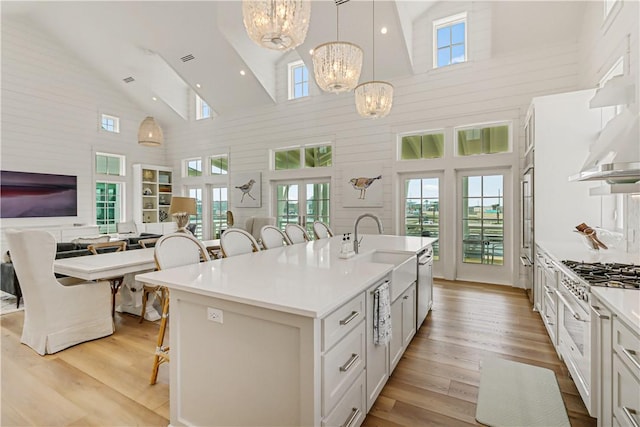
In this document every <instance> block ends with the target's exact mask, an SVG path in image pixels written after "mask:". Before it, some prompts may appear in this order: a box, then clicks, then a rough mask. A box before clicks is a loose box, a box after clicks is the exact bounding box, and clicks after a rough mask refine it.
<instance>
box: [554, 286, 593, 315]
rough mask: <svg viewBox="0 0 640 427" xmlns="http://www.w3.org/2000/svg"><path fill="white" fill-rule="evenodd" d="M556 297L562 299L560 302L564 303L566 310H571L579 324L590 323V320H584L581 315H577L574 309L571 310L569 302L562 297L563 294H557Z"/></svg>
mask: <svg viewBox="0 0 640 427" xmlns="http://www.w3.org/2000/svg"><path fill="white" fill-rule="evenodd" d="M556 295H558V298H560V301H561V302H562V304H564V306H565V308H566V309H567V310H569V312H570V313H571V315H572V316H573V318H574V319H576V320H577V321H579V322H588V320H584V319H582V318H581V317H580V315H579V314H578V313H576V312H575V310H574V309H573V308H571V306H570V305H569V301H567V300H566V298H565V297H564V296H563V295H562V292H556Z"/></svg>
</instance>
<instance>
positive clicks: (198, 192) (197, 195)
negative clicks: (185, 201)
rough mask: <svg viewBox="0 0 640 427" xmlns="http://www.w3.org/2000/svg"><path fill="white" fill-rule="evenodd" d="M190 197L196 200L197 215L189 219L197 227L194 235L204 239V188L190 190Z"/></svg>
mask: <svg viewBox="0 0 640 427" xmlns="http://www.w3.org/2000/svg"><path fill="white" fill-rule="evenodd" d="M188 191H189V195H188V196H187V197H192V198H194V199H196V214H195V215H191V216H190V217H189V223H190V224H195V225H196V231H195V232H194V233H193V235H194V236H196V237H197V238H198V239H202V188H199V187H191V188H188Z"/></svg>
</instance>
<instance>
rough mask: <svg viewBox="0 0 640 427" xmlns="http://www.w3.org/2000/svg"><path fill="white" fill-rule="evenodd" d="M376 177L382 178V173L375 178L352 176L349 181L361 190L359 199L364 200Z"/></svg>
mask: <svg viewBox="0 0 640 427" xmlns="http://www.w3.org/2000/svg"><path fill="white" fill-rule="evenodd" d="M376 179H382V175H378V176H376V177H375V178H351V179H350V180H349V182H350V183H351V185H353V188H354V189H356V190H360V196H359V197H358V199H362V200H364V199H365V197H366V195H367V188H369V187H370V186H371V184H373V183H374V182H375V180H376Z"/></svg>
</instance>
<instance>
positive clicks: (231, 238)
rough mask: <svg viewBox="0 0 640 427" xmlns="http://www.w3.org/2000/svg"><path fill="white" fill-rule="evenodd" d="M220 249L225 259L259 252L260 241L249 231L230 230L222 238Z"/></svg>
mask: <svg viewBox="0 0 640 427" xmlns="http://www.w3.org/2000/svg"><path fill="white" fill-rule="evenodd" d="M220 248H221V250H222V256H223V257H224V258H226V257H230V256H235V255H242V254H248V253H251V252H258V251H259V250H260V246H259V245H258V241H257V240H256V239H254V237H253V236H252V235H251V234H250V233H249V232H247V231H245V230H243V229H241V228H230V229H229V230H227V231H225V232H224V234H223V235H222V236H221V237H220Z"/></svg>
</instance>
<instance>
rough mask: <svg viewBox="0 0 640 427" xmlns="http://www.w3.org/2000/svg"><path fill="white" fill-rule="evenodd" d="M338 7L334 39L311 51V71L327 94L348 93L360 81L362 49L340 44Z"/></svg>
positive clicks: (344, 43)
mask: <svg viewBox="0 0 640 427" xmlns="http://www.w3.org/2000/svg"><path fill="white" fill-rule="evenodd" d="M338 30H339V20H338V6H337V5H336V39H337V40H338V41H335V42H329V43H323V44H321V45H320V46H318V47H316V48H315V49H313V55H312V58H313V71H314V74H315V77H316V83H317V84H318V86H320V89H322V90H324V91H327V92H334V93H340V92H348V91H350V90H353V89H354V88H355V87H356V85H357V84H358V80H359V79H360V71H361V70H362V56H363V55H362V49H360V46H357V45H355V44H353V43H348V42H341V41H339V40H340V37H339V33H338Z"/></svg>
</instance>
